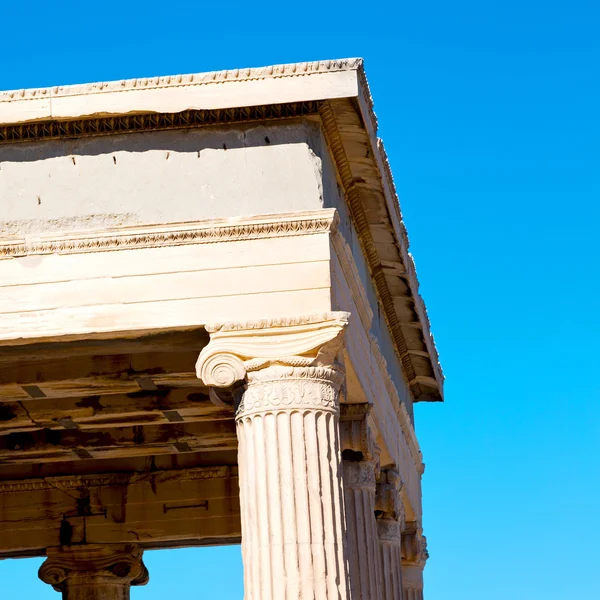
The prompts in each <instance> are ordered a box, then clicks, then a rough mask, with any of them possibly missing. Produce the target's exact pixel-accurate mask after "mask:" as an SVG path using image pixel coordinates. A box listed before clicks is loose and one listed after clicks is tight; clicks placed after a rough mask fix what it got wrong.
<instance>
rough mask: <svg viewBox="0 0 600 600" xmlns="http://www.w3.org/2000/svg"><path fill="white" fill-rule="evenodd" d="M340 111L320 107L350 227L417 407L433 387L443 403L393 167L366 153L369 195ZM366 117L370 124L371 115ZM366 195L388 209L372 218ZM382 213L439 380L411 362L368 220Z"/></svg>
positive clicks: (378, 147) (368, 134)
mask: <svg viewBox="0 0 600 600" xmlns="http://www.w3.org/2000/svg"><path fill="white" fill-rule="evenodd" d="M365 85H366V84H365ZM362 93H363V96H365V95H366V96H367V98H366V99H365V98H364V97H363V98H362V100H363V105H364V104H365V102H366V105H367V112H369V110H372V100H371V99H370V92H369V91H368V89H366V90H365V91H363V92H362ZM341 104H342V105H343V108H340V110H341V112H342V114H343V111H344V110H347V106H346V105H345V104H344V103H343V102H342V103H341ZM336 107H340V103H337V104H336V103H335V102H334V101H325V102H322V103H321V104H320V107H319V114H320V116H321V121H322V123H323V131H324V134H325V138H326V140H327V143H328V146H329V148H330V150H331V153H332V154H333V157H334V159H335V164H336V167H337V170H338V174H339V177H340V180H341V183H342V185H343V188H344V193H345V197H346V202H347V205H348V208H349V212H350V216H351V218H352V223H353V225H354V228H355V229H356V232H357V234H358V238H359V240H360V244H361V247H362V251H363V253H364V256H365V259H366V262H367V266H368V268H369V271H370V275H371V278H372V281H373V285H374V288H375V290H376V292H377V296H378V299H379V302H380V303H381V306H382V308H383V311H382V313H383V316H384V318H385V321H386V323H387V326H388V328H389V331H390V334H391V336H392V339H393V340H394V346H395V349H396V354H397V356H398V359H399V361H400V363H401V365H402V369H403V371H404V376H405V377H406V381H407V382H408V384H409V387H410V390H411V393H412V396H413V398H414V399H415V401H419V400H420V399H422V398H423V397H424V398H425V399H429V398H428V397H427V395H426V394H424V389H427V388H428V387H431V388H433V389H434V390H435V391H434V396H433V398H431V399H434V400H441V399H442V398H443V375H442V372H441V368H440V366H439V359H438V355H437V350H436V349H435V344H434V343H433V339H432V337H431V335H430V332H429V321H428V319H427V318H426V311H425V307H424V304H423V301H422V299H421V298H420V296H419V293H418V281H417V279H416V273H415V270H414V263H413V261H412V257H411V256H410V255H409V254H408V236H407V235H406V229H405V228H404V225H403V224H402V217H401V213H400V205H399V203H398V198H397V195H396V191H395V188H394V185H393V180H392V179H391V171H390V170H389V164H388V166H387V172H386V169H385V167H383V159H382V155H381V150H382V146H381V145H378V144H376V143H375V144H374V147H373V154H374V155H375V157H374V158H372V157H370V154H369V153H367V159H369V158H371V161H372V168H373V171H374V172H375V173H377V176H378V178H379V181H380V182H381V190H380V189H379V186H375V187H376V188H377V189H371V188H370V187H369V185H368V184H367V183H365V180H364V179H363V178H359V177H358V176H357V173H359V172H360V171H359V169H358V167H357V166H356V164H357V161H358V164H359V165H361V167H360V168H361V169H364V157H362V156H361V158H360V159H357V160H355V161H354V162H353V163H351V158H350V157H349V156H348V153H347V150H346V147H345V143H346V142H347V141H348V140H347V139H346V138H345V137H344V135H345V134H344V133H342V131H341V129H340V126H338V122H337V118H338V117H339V114H336V112H335V109H336ZM366 116H367V118H369V115H366ZM373 119H374V115H373ZM373 119H372V123H371V127H367V128H366V129H367V131H366V132H365V133H366V136H365V137H366V139H365V141H366V142H367V144H368V143H369V140H371V139H372V134H373V133H374V132H375V131H376V129H375V128H376V121H375V120H373ZM345 126H346V127H352V126H351V125H347V124H346V125H345ZM345 131H346V130H345V129H344V132H345ZM346 135H347V134H346ZM355 145H356V144H354V146H355ZM354 146H351V147H354ZM353 167H355V170H356V173H355V172H354V171H353ZM366 190H368V192H369V193H371V194H372V195H373V196H375V197H377V196H378V194H379V196H381V195H383V199H384V202H383V203H382V204H384V206H381V207H377V211H375V210H371V211H370V212H368V207H367V206H365V204H367V202H366V201H365V200H364V198H363V196H364V192H365V191H366ZM390 190H391V193H390ZM382 192H383V194H382ZM390 196H391V197H390ZM382 210H383V211H387V214H388V216H389V220H390V223H389V225H386V227H388V228H389V227H390V225H391V229H392V230H393V236H394V238H395V240H396V243H397V245H398V247H399V257H398V261H397V262H398V267H400V268H402V269H403V270H404V271H405V273H402V276H406V277H407V278H408V284H409V286H410V288H411V294H407V296H408V297H409V298H410V299H411V300H412V301H413V302H414V304H415V311H416V312H417V313H418V315H419V326H420V328H421V329H422V332H423V339H424V342H425V347H426V348H427V351H428V352H427V354H428V355H429V360H430V364H431V369H432V372H433V374H434V376H435V377H430V376H429V373H430V372H428V371H426V372H425V373H423V372H422V370H421V369H420V368H419V365H418V363H415V362H414V361H413V356H415V355H420V351H421V349H420V348H414V347H409V346H408V345H407V342H406V338H405V336H404V333H403V331H402V328H403V326H406V325H407V323H406V322H404V321H402V320H401V319H400V317H399V315H398V312H397V310H396V305H395V301H394V296H393V295H392V293H391V291H390V287H389V285H388V282H387V273H386V269H385V268H384V266H383V265H382V262H381V258H380V254H379V249H378V245H377V242H376V239H375V238H374V234H373V231H372V229H371V222H370V220H369V216H370V215H371V214H373V213H375V212H377V214H379V211H382ZM377 225H379V223H375V224H374V226H377ZM415 298H418V299H419V300H415ZM415 350H416V352H415ZM415 365H416V366H415Z"/></svg>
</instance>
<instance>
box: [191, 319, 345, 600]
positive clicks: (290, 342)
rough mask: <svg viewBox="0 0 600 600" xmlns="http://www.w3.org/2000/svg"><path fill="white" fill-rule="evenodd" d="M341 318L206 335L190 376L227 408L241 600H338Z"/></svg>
mask: <svg viewBox="0 0 600 600" xmlns="http://www.w3.org/2000/svg"><path fill="white" fill-rule="evenodd" d="M346 323H347V314H346V313H332V314H327V315H320V316H317V317H304V318H298V319H282V320H274V321H264V322H254V323H245V324H225V325H215V326H211V327H208V328H207V329H208V331H209V333H210V334H211V341H210V343H209V344H208V346H207V347H206V348H204V350H203V351H202V353H201V354H200V358H199V360H198V365H197V368H198V375H199V377H200V379H202V381H203V382H204V383H205V384H207V385H209V386H212V389H211V397H213V400H214V401H215V402H217V403H220V404H221V405H223V404H228V403H231V402H233V407H234V409H235V419H236V423H237V433H238V442H239V449H238V465H239V481H240V504H241V518H242V556H243V561H244V588H245V598H246V600H285V599H290V600H291V599H294V600H298V599H306V600H308V599H311V600H315V599H318V600H334V599H335V600H341V599H343V600H346V598H347V597H348V595H347V590H348V587H347V567H346V556H345V531H344V514H343V498H342V485H341V482H342V473H341V455H340V444H339V390H340V387H341V385H342V383H343V381H344V373H343V371H342V370H341V369H340V368H339V367H338V366H336V365H335V362H334V358H335V355H336V354H337V351H338V348H339V346H340V344H341V341H342V334H343V329H344V327H345V325H346Z"/></svg>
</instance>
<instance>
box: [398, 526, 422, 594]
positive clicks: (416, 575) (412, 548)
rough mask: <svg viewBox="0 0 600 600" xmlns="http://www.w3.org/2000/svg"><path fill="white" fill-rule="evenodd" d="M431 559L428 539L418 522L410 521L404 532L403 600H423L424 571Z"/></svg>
mask: <svg viewBox="0 0 600 600" xmlns="http://www.w3.org/2000/svg"><path fill="white" fill-rule="evenodd" d="M428 558H429V553H428V552H427V538H426V537H425V536H424V535H423V530H422V528H421V524H420V523H419V522H418V521H409V522H408V523H406V527H405V529H404V531H403V532H402V580H403V585H404V598H403V600H423V569H424V568H425V562H426V561H427V559H428Z"/></svg>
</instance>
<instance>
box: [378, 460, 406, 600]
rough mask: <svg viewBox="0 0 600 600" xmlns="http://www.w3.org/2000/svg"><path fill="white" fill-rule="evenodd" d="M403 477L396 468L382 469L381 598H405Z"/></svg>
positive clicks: (379, 486)
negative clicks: (403, 574) (403, 575)
mask: <svg viewBox="0 0 600 600" xmlns="http://www.w3.org/2000/svg"><path fill="white" fill-rule="evenodd" d="M401 489H402V481H401V480H400V476H399V475H398V472H397V471H396V470H395V468H392V467H388V468H385V469H382V470H381V472H380V475H379V481H378V483H377V496H376V509H377V534H378V536H379V548H380V554H381V590H382V593H381V598H382V600H403V599H402V583H403V582H402V545H401V541H402V538H401V531H402V527H403V525H404V506H403V504H402V501H401V499H400V490H401Z"/></svg>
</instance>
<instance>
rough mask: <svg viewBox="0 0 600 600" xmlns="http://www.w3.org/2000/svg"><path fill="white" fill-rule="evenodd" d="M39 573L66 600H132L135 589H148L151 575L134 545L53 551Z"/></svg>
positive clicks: (140, 553) (61, 548) (60, 548)
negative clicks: (142, 586)
mask: <svg viewBox="0 0 600 600" xmlns="http://www.w3.org/2000/svg"><path fill="white" fill-rule="evenodd" d="M47 556H48V558H47V559H46V561H45V562H44V563H43V564H42V566H41V567H40V570H39V577H40V579H41V580H42V581H43V582H44V583H48V584H50V585H52V587H53V588H54V589H55V590H56V591H59V592H62V597H63V600H129V596H130V594H129V590H130V587H131V586H132V585H145V584H146V583H147V582H148V571H147V570H146V567H145V566H144V563H143V562H142V551H141V550H140V549H139V548H138V547H137V546H135V545H134V544H86V545H81V546H63V547H59V548H49V549H48V550H47Z"/></svg>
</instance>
